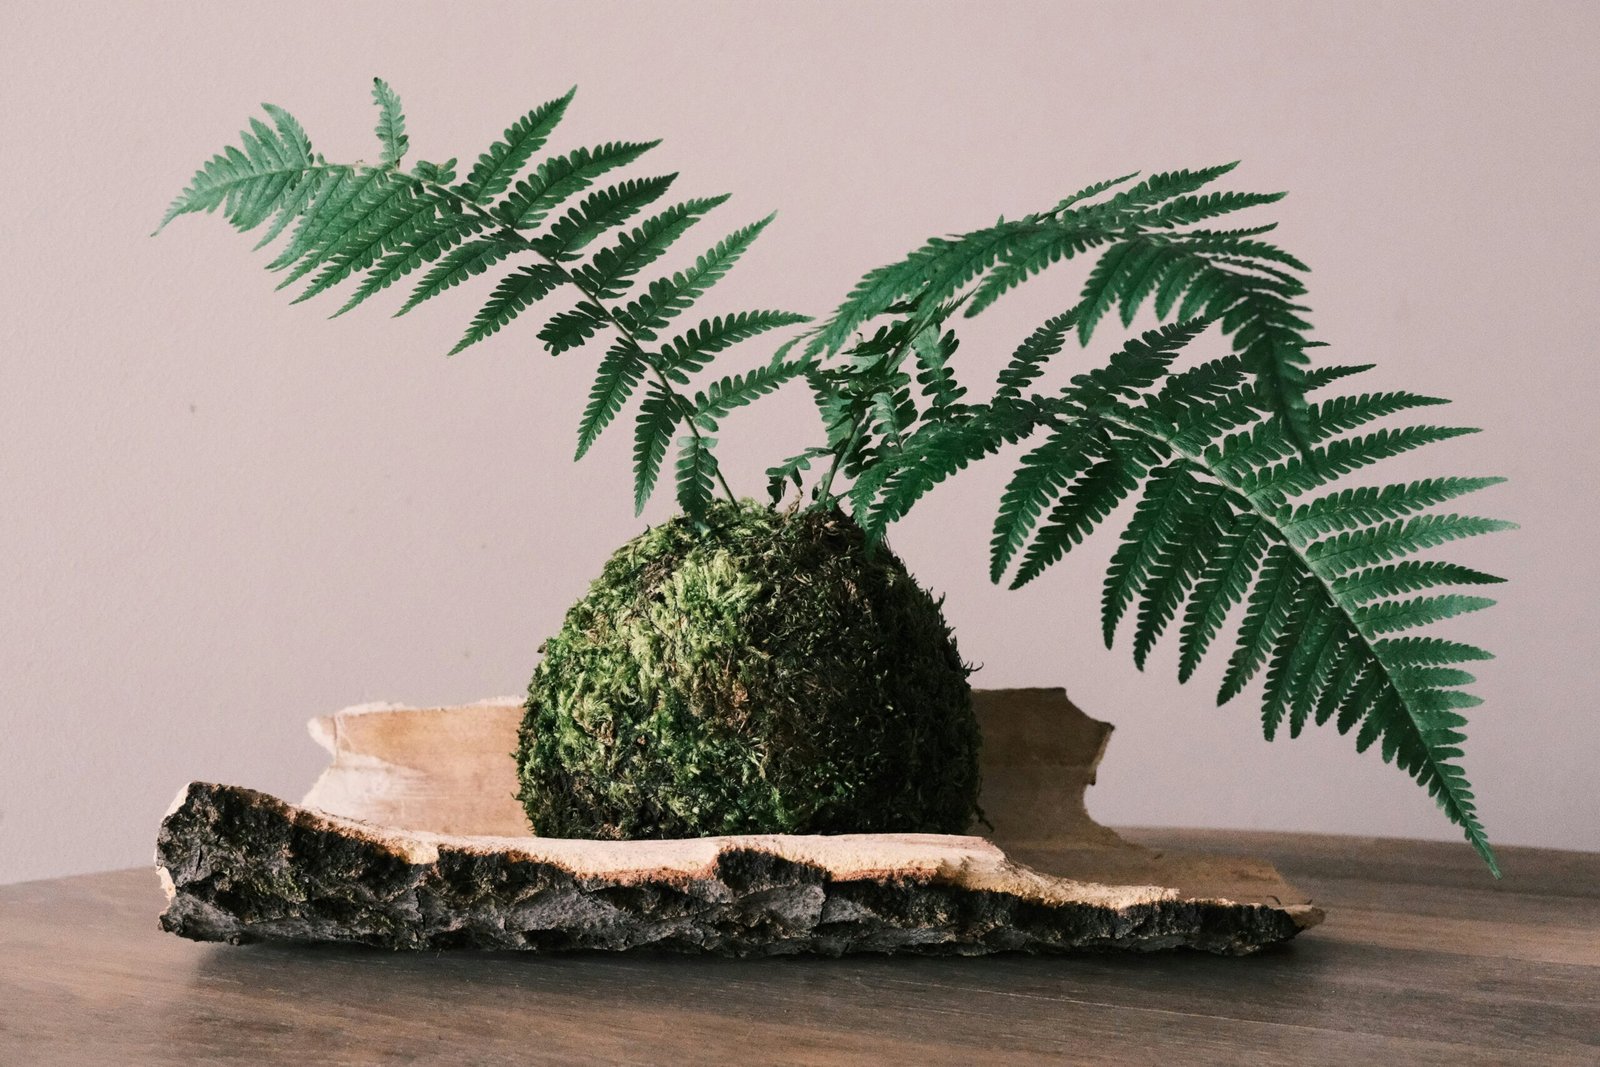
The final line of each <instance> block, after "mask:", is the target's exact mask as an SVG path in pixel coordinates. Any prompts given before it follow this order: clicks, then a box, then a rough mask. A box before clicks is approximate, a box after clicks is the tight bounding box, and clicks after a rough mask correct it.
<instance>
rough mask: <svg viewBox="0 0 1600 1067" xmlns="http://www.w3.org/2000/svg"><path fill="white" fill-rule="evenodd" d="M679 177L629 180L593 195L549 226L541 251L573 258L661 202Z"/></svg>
mask: <svg viewBox="0 0 1600 1067" xmlns="http://www.w3.org/2000/svg"><path fill="white" fill-rule="evenodd" d="M677 177H678V176H677V175H676V174H665V175H662V176H661V177H659V178H630V179H628V180H627V181H624V182H620V183H618V184H617V185H613V186H610V187H608V188H605V189H601V190H599V191H598V192H593V193H590V194H589V195H588V196H586V197H584V199H583V201H582V202H581V203H579V204H578V205H577V206H576V207H574V208H572V209H570V210H569V211H568V212H567V213H566V214H565V215H562V216H561V217H560V218H559V219H557V220H556V221H555V222H553V223H552V224H551V225H550V230H549V232H548V233H547V234H546V235H545V236H544V237H542V238H541V239H540V241H539V245H540V248H541V250H543V251H544V252H545V253H546V254H547V255H551V256H556V257H561V258H565V257H568V256H572V255H573V253H575V252H578V251H579V250H581V249H582V248H583V247H584V246H586V245H587V244H589V242H591V241H593V240H594V239H595V238H597V237H599V236H601V235H602V234H604V233H606V232H607V231H608V230H610V229H612V228H613V227H616V226H620V225H622V224H623V223H624V222H627V221H628V220H629V219H631V218H633V216H635V215H637V214H638V213H639V212H640V211H642V210H644V209H645V208H646V207H649V206H650V205H651V204H653V203H655V202H656V201H657V200H659V199H660V198H661V197H662V196H663V195H664V194H665V193H666V191H667V189H668V188H670V187H671V186H672V183H673V181H674V179H676V178H677Z"/></svg>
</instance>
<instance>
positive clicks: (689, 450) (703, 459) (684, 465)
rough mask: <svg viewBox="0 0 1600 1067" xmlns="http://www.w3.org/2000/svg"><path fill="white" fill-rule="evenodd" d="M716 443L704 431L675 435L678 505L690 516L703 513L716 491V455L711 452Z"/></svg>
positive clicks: (693, 516)
mask: <svg viewBox="0 0 1600 1067" xmlns="http://www.w3.org/2000/svg"><path fill="white" fill-rule="evenodd" d="M716 443H717V439H716V438H715V437H706V436H705V435H704V434H685V435H684V436H682V437H680V438H678V506H679V507H680V508H682V509H683V513H684V514H685V515H687V516H689V517H690V518H691V519H696V520H698V519H699V518H700V517H701V516H703V515H704V514H705V513H706V509H707V508H708V507H710V506H711V498H712V497H713V496H714V495H715V494H716V484H715V478H716V472H717V458H716V456H715V455H713V454H712V452H711V449H712V447H713V446H714V445H715V444H716Z"/></svg>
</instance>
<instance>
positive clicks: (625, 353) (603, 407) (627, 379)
mask: <svg viewBox="0 0 1600 1067" xmlns="http://www.w3.org/2000/svg"><path fill="white" fill-rule="evenodd" d="M648 369H649V367H648V365H647V364H646V363H645V357H644V353H643V352H641V351H640V350H639V346H638V345H636V344H635V343H634V342H633V341H631V340H629V339H628V338H619V339H618V340H617V342H616V343H615V344H613V345H612V346H611V350H610V351H608V352H607V353H606V354H605V358H604V359H602V360H601V361H600V366H599V368H598V369H597V370H596V371H595V379H594V385H593V386H591V387H590V389H589V403H588V406H586V407H585V408H584V409H583V418H582V419H581V420H579V423H578V452H577V455H576V456H575V457H574V458H576V459H582V458H583V457H584V454H585V453H586V452H588V451H589V448H590V446H592V445H593V444H594V443H595V441H596V439H598V438H599V436H600V434H601V432H602V431H604V430H605V428H606V427H607V426H608V425H610V424H611V420H612V419H613V418H615V417H616V414H617V412H619V411H621V410H622V405H623V404H626V403H627V402H628V397H630V396H631V395H633V391H634V389H636V388H637V387H638V385H639V383H640V382H641V381H643V380H644V376H645V372H646V371H647V370H648Z"/></svg>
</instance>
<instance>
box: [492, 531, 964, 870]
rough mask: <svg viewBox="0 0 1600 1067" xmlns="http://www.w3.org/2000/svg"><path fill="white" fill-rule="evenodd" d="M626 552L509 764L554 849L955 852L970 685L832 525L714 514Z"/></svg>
mask: <svg viewBox="0 0 1600 1067" xmlns="http://www.w3.org/2000/svg"><path fill="white" fill-rule="evenodd" d="M707 522H708V524H709V526H710V530H709V531H706V532H697V531H696V530H695V529H694V528H693V526H692V525H691V524H690V523H689V521H688V520H687V519H684V518H681V517H680V518H677V519H674V520H672V521H670V522H667V523H665V524H664V525H661V526H657V527H655V528H653V529H651V530H648V531H646V532H645V533H644V534H642V535H640V536H639V537H637V538H635V539H634V540H632V541H630V542H629V543H628V544H626V545H624V546H623V547H622V548H621V549H620V550H619V551H618V552H617V553H616V555H614V556H612V558H611V560H610V561H609V562H608V563H607V564H606V566H605V569H604V570H603V571H602V573H601V575H600V577H599V579H598V580H597V581H596V582H595V583H594V585H593V586H592V587H591V588H590V589H589V592H588V594H587V595H585V596H584V598H583V599H582V600H580V601H579V602H578V603H577V604H575V605H574V606H573V607H572V609H571V610H570V611H569V612H568V613H567V617H566V622H565V623H564V625H563V626H562V628H561V632H560V633H558V634H556V636H554V637H552V638H551V639H550V640H549V641H548V642H546V644H545V646H544V659H543V660H542V661H541V662H540V664H539V667H538V669H537V670H536V671H535V673H534V676H533V681H532V683H531V684H530V686H529V688H528V704H527V711H526V714H525V716H524V718H523V723H522V729H521V732H520V736H519V743H518V748H517V765H518V776H519V780H520V782H521V791H520V797H521V800H522V803H523V806H524V807H525V808H526V809H527V812H528V817H529V819H530V820H531V821H532V823H533V827H534V829H535V832H536V833H539V834H541V835H544V836H547V837H600V838H662V837H700V836H708V835H716V834H736V833H850V832H860V833H869V832H887V831H905V832H926V833H960V832H963V831H964V830H966V829H967V827H968V824H969V823H970V822H971V820H972V818H973V814H974V811H975V809H976V804H977V796H978V727H977V722H976V720H975V718H974V717H973V711H972V692H971V689H970V687H969V686H968V684H967V675H968V673H969V669H968V668H967V667H966V666H965V665H964V664H963V663H962V661H961V657H960V655H959V654H958V653H957V651H956V645H955V640H954V639H953V637H952V636H951V634H950V628H949V626H948V625H946V623H945V620H944V616H943V614H942V613H941V611H940V609H939V602H938V601H935V600H934V599H933V598H932V597H931V596H929V595H928V593H927V591H925V590H924V589H923V588H922V587H921V586H919V585H918V584H917V583H916V581H915V580H914V579H912V577H911V576H910V574H908V573H907V572H906V569H905V567H904V565H903V564H901V562H900V561H899V560H898V559H897V558H895V556H894V555H893V554H892V553H890V552H889V551H888V550H887V549H886V548H879V549H878V550H876V551H875V552H871V553H869V552H868V550H867V546H866V542H865V538H864V537H863V535H862V532H861V530H860V528H859V527H857V526H856V525H855V523H854V522H852V521H851V520H850V519H848V518H847V517H845V516H843V515H842V514H840V513H838V512H836V511H822V510H818V509H810V510H806V511H800V512H796V513H780V512H775V511H773V510H771V509H770V508H767V507H764V506H761V505H759V504H755V503H752V502H749V501H746V502H744V503H742V504H739V505H733V504H720V505H716V506H714V507H713V508H712V510H711V512H710V514H709V515H708V516H707Z"/></svg>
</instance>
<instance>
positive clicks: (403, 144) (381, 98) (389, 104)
mask: <svg viewBox="0 0 1600 1067" xmlns="http://www.w3.org/2000/svg"><path fill="white" fill-rule="evenodd" d="M372 99H373V102H374V103H376V104H377V105H378V143H379V144H380V145H382V146H383V155H382V156H381V157H380V158H381V161H382V164H383V166H385V167H397V166H399V165H400V161H401V160H402V159H404V158H405V154H406V149H407V148H409V147H410V146H411V138H409V137H407V136H406V116H405V113H404V112H402V111H401V109H400V97H399V95H398V94H397V93H396V92H395V91H394V90H393V89H391V88H389V83H388V82H386V81H384V80H383V79H382V78H373V79H372Z"/></svg>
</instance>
